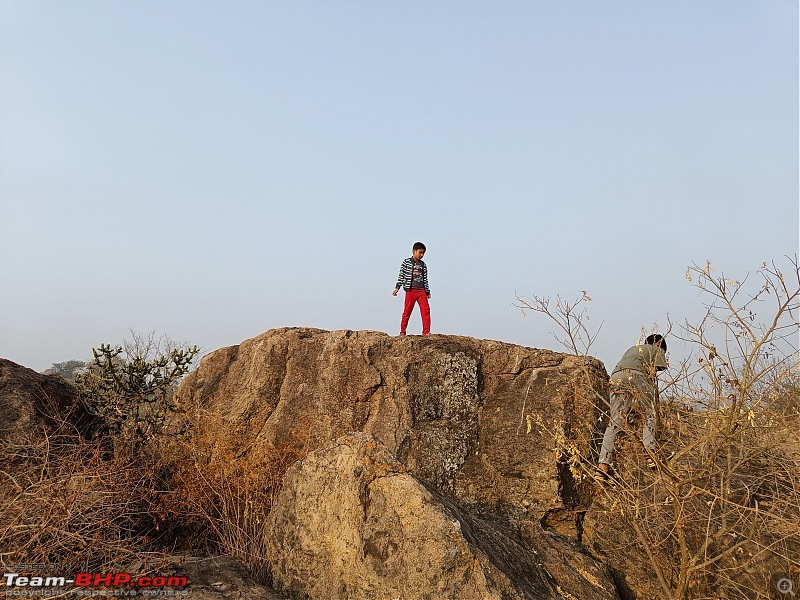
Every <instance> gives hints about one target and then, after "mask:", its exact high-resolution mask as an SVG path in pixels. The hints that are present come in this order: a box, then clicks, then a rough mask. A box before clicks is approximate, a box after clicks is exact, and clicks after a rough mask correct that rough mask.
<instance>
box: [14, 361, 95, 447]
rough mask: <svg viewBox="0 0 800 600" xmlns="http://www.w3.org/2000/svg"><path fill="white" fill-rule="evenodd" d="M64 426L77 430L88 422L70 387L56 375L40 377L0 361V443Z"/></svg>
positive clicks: (83, 428) (35, 373) (89, 419)
mask: <svg viewBox="0 0 800 600" xmlns="http://www.w3.org/2000/svg"><path fill="white" fill-rule="evenodd" d="M67 422H69V423H70V426H75V427H77V428H78V430H85V429H86V428H87V427H89V426H90V425H91V422H92V419H91V418H90V416H89V415H88V413H87V412H86V410H85V409H84V408H83V406H82V405H81V404H80V402H79V401H78V395H77V392H76V391H75V388H74V387H72V386H71V385H70V384H68V383H67V382H66V381H64V380H63V379H61V377H58V376H57V375H41V374H39V373H37V372H36V371H33V370H32V369H28V368H26V367H22V366H20V365H18V364H16V363H14V362H11V361H10V360H7V359H5V358H0V442H2V443H7V442H8V440H9V439H10V438H11V437H14V436H26V435H36V434H37V433H40V432H41V428H42V427H47V428H49V429H51V430H52V429H54V428H57V427H59V426H60V425H63V424H64V423H67Z"/></svg>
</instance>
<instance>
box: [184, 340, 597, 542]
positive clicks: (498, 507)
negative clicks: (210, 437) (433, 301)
mask: <svg viewBox="0 0 800 600" xmlns="http://www.w3.org/2000/svg"><path fill="white" fill-rule="evenodd" d="M606 380H607V376H606V373H605V369H604V367H603V365H602V363H600V362H599V361H597V360H595V359H592V358H579V357H575V356H568V355H564V354H559V353H556V352H551V351H549V350H537V349H532V348H525V347H522V346H516V345H512V344H506V343H502V342H495V341H489V340H477V339H473V338H467V337H457V336H445V335H431V336H425V337H418V336H408V337H391V336H388V335H386V334H384V333H378V332H371V331H323V330H319V329H307V328H287V329H276V330H271V331H268V332H266V333H264V334H262V335H260V336H258V337H255V338H253V339H250V340H247V341H245V342H243V343H242V344H240V345H239V346H234V347H230V348H225V349H222V350H218V351H216V352H213V353H211V354H209V355H208V356H206V357H205V358H204V359H203V360H202V362H201V364H200V366H199V368H198V369H197V370H196V371H194V372H193V373H192V374H190V375H189V376H188V377H187V378H186V380H185V381H184V383H183V384H182V385H181V387H180V389H179V390H178V393H177V395H176V402H177V403H178V406H179V407H181V408H183V409H185V410H190V409H192V408H195V409H196V408H202V409H203V410H206V411H211V412H213V413H216V414H218V415H220V416H221V417H222V418H223V419H224V420H225V422H227V423H228V424H229V425H230V426H231V427H236V429H237V431H239V432H240V433H241V435H240V437H239V440H238V443H239V445H240V452H241V453H245V452H247V451H248V449H249V448H252V447H254V446H259V445H271V444H272V445H274V444H278V443H280V441H281V440H282V438H283V437H285V436H286V435H287V432H289V431H291V430H293V429H295V428H296V427H297V426H298V424H303V425H304V426H305V427H306V428H308V429H309V430H311V431H313V434H314V436H315V438H316V441H317V445H318V446H324V445H326V444H329V443H331V442H333V441H335V440H336V439H337V438H338V437H340V436H341V435H344V434H346V433H348V432H351V431H362V432H365V433H368V434H370V435H372V436H374V437H375V438H376V439H377V440H379V441H380V442H381V443H382V444H383V445H385V446H386V448H387V449H388V450H389V452H391V453H392V454H394V455H396V456H397V457H398V459H399V460H400V462H401V463H402V464H403V465H405V467H406V468H407V469H408V471H409V473H410V474H412V475H413V476H415V477H416V478H418V479H419V480H422V481H425V482H426V483H427V484H429V485H431V486H432V487H433V488H435V489H437V490H439V491H440V492H442V493H444V494H445V495H447V496H450V497H454V498H456V499H457V500H459V501H460V502H462V503H464V504H466V505H471V506H479V507H484V508H487V509H490V510H491V511H492V512H494V513H497V514H502V515H506V516H515V517H519V516H524V517H527V518H534V519H537V520H538V519H544V521H545V523H546V524H549V525H551V526H553V527H556V528H557V529H559V530H560V531H561V532H562V533H564V534H566V535H569V536H572V537H573V538H576V539H577V538H578V537H579V536H580V518H581V514H582V512H583V510H585V508H586V506H588V504H589V502H590V494H591V489H590V488H589V487H588V486H587V484H586V483H585V482H584V483H581V482H578V481H575V480H574V479H573V478H572V474H571V473H570V472H569V469H566V468H564V465H562V464H560V463H559V462H558V461H557V460H556V459H555V458H554V456H553V452H552V445H553V444H552V437H551V436H550V435H549V434H548V435H542V434H541V433H540V428H539V426H537V425H536V420H537V419H539V418H541V419H542V421H543V424H544V426H546V427H548V428H549V427H555V428H559V429H560V431H561V433H562V435H563V436H564V437H565V438H567V439H568V440H569V441H570V443H572V444H573V445H574V446H575V448H576V449H577V450H578V451H580V452H581V453H582V454H584V455H589V454H590V453H591V452H590V446H591V445H592V444H593V443H594V441H593V438H594V436H595V434H596V427H597V423H598V416H599V415H598V409H597V408H596V406H597V404H596V402H595V401H594V400H595V398H593V397H591V396H592V394H597V393H599V394H604V393H605V385H606Z"/></svg>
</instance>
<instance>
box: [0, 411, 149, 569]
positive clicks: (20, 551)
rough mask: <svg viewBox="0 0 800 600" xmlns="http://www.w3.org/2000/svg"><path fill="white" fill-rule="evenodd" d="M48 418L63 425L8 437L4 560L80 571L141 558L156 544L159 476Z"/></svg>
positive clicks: (0, 524)
mask: <svg viewBox="0 0 800 600" xmlns="http://www.w3.org/2000/svg"><path fill="white" fill-rule="evenodd" d="M49 419H50V420H52V421H53V422H56V423H57V426H56V427H54V428H51V427H48V426H46V425H43V426H42V428H41V429H40V430H39V431H35V432H33V433H27V434H17V435H16V436H10V437H8V438H6V440H5V443H4V444H3V448H2V451H1V452H0V478H2V480H3V481H2V484H0V559H2V562H3V563H4V564H15V563H16V564H19V563H28V564H30V563H36V564H50V565H60V566H61V568H71V569H75V570H82V571H94V570H110V569H119V568H121V567H123V566H124V565H127V564H130V562H131V561H132V560H134V559H141V558H142V557H143V555H144V554H145V553H146V552H148V551H149V550H151V549H152V547H153V544H152V541H153V540H152V538H151V533H152V532H153V526H154V524H155V521H154V519H153V518H152V515H151V513H150V507H151V506H152V500H153V494H154V493H155V492H154V489H153V478H152V477H151V476H150V475H148V474H147V473H146V472H145V471H144V470H143V469H142V467H141V465H140V464H135V463H132V462H131V461H130V460H129V459H115V458H110V457H109V456H108V453H107V451H106V449H105V448H104V447H103V444H101V443H100V442H99V441H91V440H87V439H86V438H84V437H83V436H81V435H80V434H79V433H78V432H77V431H76V430H75V429H74V428H73V427H72V425H70V423H69V422H67V421H66V420H63V419H58V417H57V415H49Z"/></svg>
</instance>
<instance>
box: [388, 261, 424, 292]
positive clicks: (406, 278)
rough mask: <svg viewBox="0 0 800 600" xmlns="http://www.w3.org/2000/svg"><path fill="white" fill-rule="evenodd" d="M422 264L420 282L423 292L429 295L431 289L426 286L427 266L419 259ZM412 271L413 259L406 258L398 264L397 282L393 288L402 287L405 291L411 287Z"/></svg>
mask: <svg viewBox="0 0 800 600" xmlns="http://www.w3.org/2000/svg"><path fill="white" fill-rule="evenodd" d="M419 263H420V264H421V265H422V283H423V285H424V286H425V294H427V295H428V296H430V295H431V289H430V288H429V287H428V267H427V265H426V264H425V263H424V262H423V261H419ZM413 272H414V259H413V258H407V259H405V260H404V261H403V264H402V265H400V274H399V275H398V276H397V283H396V284H395V286H394V287H395V289H399V288H401V287H402V288H403V289H404V290H405V291H409V290H410V289H411V275H412V273H413Z"/></svg>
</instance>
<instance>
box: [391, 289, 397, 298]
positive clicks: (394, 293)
mask: <svg viewBox="0 0 800 600" xmlns="http://www.w3.org/2000/svg"><path fill="white" fill-rule="evenodd" d="M392 296H397V288H394V291H393V292H392Z"/></svg>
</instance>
